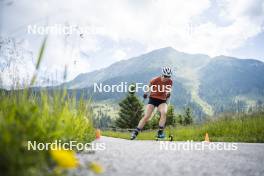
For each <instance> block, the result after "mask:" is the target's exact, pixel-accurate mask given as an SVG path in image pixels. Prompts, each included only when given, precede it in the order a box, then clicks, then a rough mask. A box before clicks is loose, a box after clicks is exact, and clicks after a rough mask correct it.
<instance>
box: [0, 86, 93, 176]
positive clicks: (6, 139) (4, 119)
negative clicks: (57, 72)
mask: <svg viewBox="0 0 264 176" xmlns="http://www.w3.org/2000/svg"><path fill="white" fill-rule="evenodd" d="M87 106H88V105H87V103H85V102H84V101H82V100H80V101H78V102H77V101H76V100H75V99H74V98H68V97H67V96H66V93H65V92H62V91H60V92H57V93H54V94H53V96H49V95H48V94H47V93H46V92H42V93H40V95H33V94H30V95H29V94H28V92H27V91H11V92H7V91H0V171H1V174H0V175H27V176H28V175H54V173H53V172H52V170H53V168H54V167H55V162H54V161H53V160H52V157H51V156H50V152H49V151H45V150H42V151H40V150H36V151H33V150H28V141H36V142H37V143H50V142H54V141H55V140H61V141H62V143H64V142H69V141H71V140H74V141H77V142H81V143H86V142H90V141H92V140H93V139H94V137H95V136H94V134H95V133H94V129H93V126H92V122H91V120H90V119H91V113H90V112H89V108H88V107H87Z"/></svg>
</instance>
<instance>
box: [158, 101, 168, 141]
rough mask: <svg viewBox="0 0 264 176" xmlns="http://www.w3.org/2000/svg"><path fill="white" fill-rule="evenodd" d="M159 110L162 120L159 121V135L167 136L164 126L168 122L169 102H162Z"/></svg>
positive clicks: (159, 136)
mask: <svg viewBox="0 0 264 176" xmlns="http://www.w3.org/2000/svg"><path fill="white" fill-rule="evenodd" d="M158 110H159V112H160V121H159V130H158V134H157V137H158V138H165V134H164V127H165V123H166V113H167V104H166V103H162V104H160V105H159V106H158Z"/></svg>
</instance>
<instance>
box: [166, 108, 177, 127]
mask: <svg viewBox="0 0 264 176" xmlns="http://www.w3.org/2000/svg"><path fill="white" fill-rule="evenodd" d="M175 125H176V116H175V113H174V106H173V105H169V106H168V110H167V114H166V126H175Z"/></svg>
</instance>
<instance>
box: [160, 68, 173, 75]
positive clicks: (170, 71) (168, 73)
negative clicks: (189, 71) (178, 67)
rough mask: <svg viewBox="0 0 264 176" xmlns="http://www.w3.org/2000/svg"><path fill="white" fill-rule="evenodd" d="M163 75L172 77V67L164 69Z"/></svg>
mask: <svg viewBox="0 0 264 176" xmlns="http://www.w3.org/2000/svg"><path fill="white" fill-rule="evenodd" d="M162 75H164V76H169V77H171V75H172V70H171V68H170V67H163V68H162Z"/></svg>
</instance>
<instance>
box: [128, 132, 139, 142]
mask: <svg viewBox="0 0 264 176" xmlns="http://www.w3.org/2000/svg"><path fill="white" fill-rule="evenodd" d="M137 135H138V130H134V131H133V132H132V133H131V137H130V140H134V139H136V137H137Z"/></svg>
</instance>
